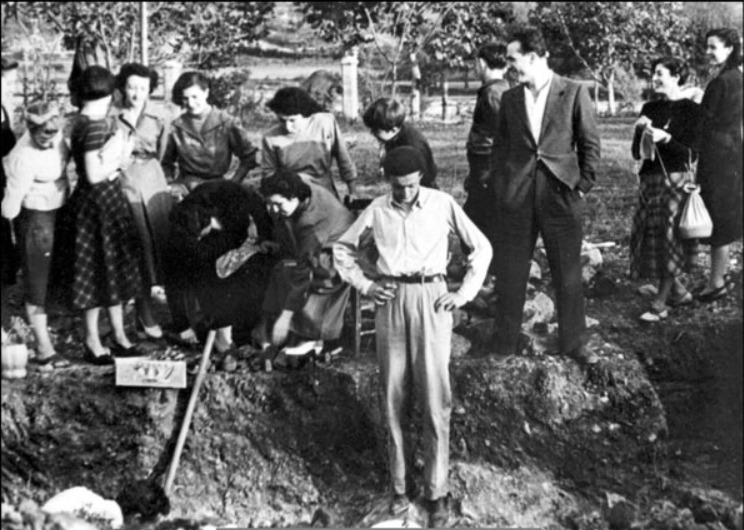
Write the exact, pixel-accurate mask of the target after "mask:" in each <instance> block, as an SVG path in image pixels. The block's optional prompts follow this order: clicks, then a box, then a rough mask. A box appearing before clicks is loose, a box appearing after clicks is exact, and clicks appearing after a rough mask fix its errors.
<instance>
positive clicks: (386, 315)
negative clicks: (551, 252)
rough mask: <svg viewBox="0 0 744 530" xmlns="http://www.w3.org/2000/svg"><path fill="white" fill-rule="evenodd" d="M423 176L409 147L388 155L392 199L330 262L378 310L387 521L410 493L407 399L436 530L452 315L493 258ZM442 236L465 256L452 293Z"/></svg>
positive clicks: (371, 211) (360, 221) (375, 205)
mask: <svg viewBox="0 0 744 530" xmlns="http://www.w3.org/2000/svg"><path fill="white" fill-rule="evenodd" d="M425 168H426V162H425V160H424V158H423V156H422V155H421V153H420V152H419V151H418V150H417V149H415V148H413V147H410V146H404V147H397V148H395V149H393V150H391V151H390V152H389V153H387V156H386V157H385V159H384V161H383V169H384V171H385V175H386V176H387V177H388V178H389V180H390V184H391V188H392V190H391V192H390V193H387V194H385V195H383V196H381V197H377V198H376V199H375V200H374V201H373V202H372V203H371V204H370V205H369V207H368V208H367V209H366V210H364V211H363V212H362V213H361V214H360V215H359V217H358V218H357V220H356V222H355V223H354V224H353V225H352V226H351V227H350V228H349V229H348V231H347V232H346V233H345V234H344V235H343V236H341V238H340V239H339V240H338V241H337V242H336V243H335V244H334V246H333V253H334V258H335V265H336V268H337V270H338V272H339V274H340V275H341V277H342V278H343V279H344V280H345V281H347V282H349V283H350V284H351V285H353V286H354V287H355V288H356V289H358V290H359V291H361V292H362V293H363V294H365V295H367V296H369V297H370V298H372V299H373V300H374V301H375V303H376V304H377V311H376V315H375V329H376V331H377V333H376V338H377V357H378V361H379V363H380V379H381V382H382V387H383V394H384V397H385V413H386V417H387V423H388V432H389V435H390V445H389V454H390V472H391V479H392V489H393V495H392V499H391V506H390V511H391V513H392V514H394V515H399V514H401V513H403V512H404V511H405V510H406V509H407V507H408V505H409V499H408V497H407V493H411V492H412V486H413V484H412V483H411V482H410V481H409V482H408V483H406V479H407V476H406V471H407V470H406V465H407V462H406V456H405V455H406V454H412V453H411V448H410V447H408V448H405V443H404V436H403V429H402V425H403V422H404V420H405V418H406V417H407V416H408V414H409V413H410V410H411V405H412V401H413V399H414V398H415V399H418V400H419V401H420V403H421V408H422V411H423V415H424V418H423V424H424V425H423V438H422V443H423V446H424V455H425V463H424V486H425V491H424V498H425V501H426V503H427V504H428V508H429V511H430V515H431V521H430V526H433V527H438V526H442V525H443V524H444V523H445V522H446V520H447V508H446V504H445V498H446V494H447V491H446V487H447V473H448V468H449V425H450V411H451V391H450V383H449V360H450V340H451V336H452V313H451V312H452V310H454V309H455V308H457V307H460V306H462V305H463V304H465V303H466V302H467V301H469V300H472V299H473V298H474V297H475V295H476V294H477V293H478V290H479V289H480V287H481V285H482V283H483V280H484V279H485V276H486V272H487V271H488V266H489V263H490V261H491V255H492V250H491V245H490V243H489V242H488V239H486V237H485V236H484V235H483V233H482V232H481V231H480V230H479V229H478V228H477V227H476V226H475V224H473V222H472V221H471V220H470V219H469V218H468V217H467V215H465V212H463V210H462V208H460V206H459V205H458V204H457V203H456V202H455V200H454V199H453V198H452V197H451V196H450V195H448V194H446V193H444V192H442V191H439V190H435V189H430V188H424V187H421V185H420V182H421V178H422V175H423V172H424V171H425ZM450 233H455V234H456V235H457V236H458V237H459V238H460V239H461V241H462V242H463V243H464V244H465V245H466V246H467V247H469V249H470V253H469V254H468V255H467V260H468V269H467V272H466V274H465V278H464V279H463V282H462V285H461V286H460V287H459V289H457V291H454V292H449V291H448V289H447V282H446V278H445V273H446V267H447V254H448V252H447V251H448V245H449V234H450ZM370 236H371V237H372V239H373V240H374V244H375V247H376V248H377V251H378V253H379V258H378V260H377V262H376V271H377V273H378V275H377V277H376V278H374V279H370V278H368V277H366V276H365V274H364V273H363V271H362V269H361V268H360V266H359V263H358V258H359V255H360V254H359V248H360V246H361V242H362V241H368V238H369V237H370ZM412 387H413V388H415V395H412V393H411V389H412ZM408 471H409V472H410V471H411V469H410V467H409V469H408Z"/></svg>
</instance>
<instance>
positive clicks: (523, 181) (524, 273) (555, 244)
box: [492, 28, 599, 364]
mask: <svg viewBox="0 0 744 530" xmlns="http://www.w3.org/2000/svg"><path fill="white" fill-rule="evenodd" d="M508 43H509V44H508V46H507V61H508V63H509V65H510V66H512V67H513V68H514V69H515V70H516V72H517V74H518V75H519V81H520V85H518V86H516V87H514V88H512V89H510V90H508V91H507V92H505V93H504V95H503V97H502V100H501V112H500V113H499V118H498V125H497V132H496V136H495V138H494V145H493V151H492V156H493V160H492V162H493V164H492V172H493V175H492V176H493V179H494V190H495V194H496V204H497V210H496V214H495V217H496V219H495V221H496V226H497V227H498V230H499V232H500V235H499V239H500V242H501V245H500V248H496V249H494V256H497V261H496V269H497V270H496V279H497V291H498V293H499V298H498V305H497V317H496V330H495V337H494V339H495V342H496V347H497V353H499V354H505V355H509V354H513V353H518V352H517V351H516V350H517V346H518V343H519V335H520V329H521V323H522V311H523V309H524V302H525V291H526V285H527V281H528V278H529V268H530V265H529V263H530V259H531V258H532V254H533V252H534V249H535V242H536V240H537V235H538V233H539V234H541V235H542V238H543V241H544V243H545V250H546V252H547V257H548V263H549V264H550V270H551V273H552V277H553V287H554V289H555V294H556V298H557V307H558V342H559V346H558V349H559V351H558V353H560V354H562V355H567V356H570V357H573V358H575V359H576V360H577V361H579V362H581V363H582V364H592V363H594V362H596V361H597V358H596V356H595V355H593V354H591V353H588V352H586V350H585V349H584V345H583V342H584V332H585V328H586V324H585V320H584V318H585V317H584V294H583V288H582V284H581V241H582V217H583V213H584V207H585V204H584V194H586V193H587V192H588V191H589V190H590V189H591V187H592V186H593V185H594V181H595V173H596V170H597V165H598V163H599V134H598V131H597V123H596V117H595V112H594V108H593V106H592V102H591V99H590V98H589V93H588V91H587V89H586V87H584V86H582V85H580V84H579V83H577V82H575V81H572V80H570V79H565V78H563V77H560V76H558V75H556V74H554V73H553V71H552V70H550V68H549V67H548V52H547V50H546V47H545V41H544V40H543V37H542V35H541V34H540V32H539V31H538V30H536V29H533V28H526V29H523V30H520V31H517V32H515V33H514V34H513V35H512V36H511V37H510V38H509V40H508Z"/></svg>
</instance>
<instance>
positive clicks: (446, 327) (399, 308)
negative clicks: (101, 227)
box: [375, 281, 452, 500]
mask: <svg viewBox="0 0 744 530" xmlns="http://www.w3.org/2000/svg"><path fill="white" fill-rule="evenodd" d="M396 285H397V294H396V297H395V298H394V299H393V300H390V301H388V302H386V303H385V304H384V305H382V306H378V308H377V312H376V316H375V325H376V331H377V333H376V334H377V358H378V361H379V363H380V378H381V382H382V391H383V395H384V400H385V403H384V407H385V415H386V419H387V425H388V433H389V459H390V474H391V478H392V486H393V491H394V492H395V493H398V494H404V493H406V460H407V458H406V456H407V455H410V454H412V447H410V441H408V443H406V442H404V435H403V425H404V424H405V423H407V422H406V421H405V420H406V419H407V418H408V417H409V415H410V413H411V410H412V408H413V407H412V405H413V400H414V399H417V400H418V402H419V404H420V406H421V411H422V416H423V417H422V421H423V436H422V445H423V451H424V482H425V491H424V495H425V497H426V498H427V499H430V500H433V499H437V498H439V497H442V496H444V495H446V493H447V491H446V489H447V473H448V468H449V428H450V413H451V409H452V394H451V390H450V381H449V360H450V341H451V338H452V313H451V312H449V311H444V310H439V311H435V310H434V302H435V301H436V300H437V299H438V298H439V297H440V296H442V295H443V294H445V293H446V292H447V284H446V282H444V281H438V282H432V283H424V284H421V283H415V284H412V283H400V282H396ZM409 471H410V470H409Z"/></svg>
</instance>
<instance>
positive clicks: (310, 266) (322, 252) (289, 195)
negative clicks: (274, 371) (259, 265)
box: [257, 170, 354, 354]
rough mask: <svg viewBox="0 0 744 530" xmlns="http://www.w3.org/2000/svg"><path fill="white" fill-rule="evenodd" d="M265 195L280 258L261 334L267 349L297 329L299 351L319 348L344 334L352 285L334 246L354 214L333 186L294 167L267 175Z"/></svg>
mask: <svg viewBox="0 0 744 530" xmlns="http://www.w3.org/2000/svg"><path fill="white" fill-rule="evenodd" d="M261 194H262V195H263V196H264V198H265V199H266V205H267V207H268V209H269V213H270V214H271V215H272V217H273V218H274V221H275V222H274V241H275V242H276V243H277V245H278V251H277V252H278V255H279V259H280V261H279V263H278V264H277V266H276V267H275V268H274V270H273V271H272V275H271V280H270V282H269V286H268V288H267V291H266V297H265V298H264V306H263V311H264V317H265V318H264V322H263V328H262V329H259V330H258V331H259V333H258V334H257V335H258V338H259V340H260V341H261V343H262V346H263V347H264V348H267V347H268V346H274V347H281V346H284V345H286V344H287V342H288V339H290V333H292V334H293V338H294V339H295V340H294V342H297V343H298V344H296V345H295V346H294V350H295V351H294V353H297V354H300V353H304V352H307V351H309V350H310V349H314V350H316V352H319V350H322V347H323V346H322V341H327V340H334V339H337V338H339V336H340V335H341V327H342V324H343V315H344V310H345V309H346V304H347V303H348V300H349V293H350V288H349V286H348V284H346V283H343V282H342V281H341V278H340V277H339V276H338V274H337V273H336V270H335V268H334V267H333V260H332V250H331V248H332V247H331V245H332V244H333V242H334V241H336V240H337V239H338V238H339V237H341V235H342V234H343V233H344V232H345V231H346V229H347V228H348V227H349V226H351V223H352V222H353V220H354V218H353V216H352V214H351V212H350V211H349V210H347V209H346V207H344V205H343V204H341V202H339V200H338V199H337V198H336V196H335V195H334V194H333V193H332V192H331V191H329V190H327V189H326V188H324V187H322V186H319V185H316V184H309V183H306V182H305V181H303V179H302V178H301V177H300V176H299V175H298V174H297V173H295V172H292V171H286V170H279V171H277V173H275V174H274V176H273V177H271V178H267V179H264V181H263V182H262V183H261ZM272 322H273V326H270V324H271V323H272ZM269 329H271V332H270V333H269V331H268V330H269ZM287 353H290V352H289V351H287Z"/></svg>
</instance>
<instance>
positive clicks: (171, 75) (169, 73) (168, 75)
mask: <svg viewBox="0 0 744 530" xmlns="http://www.w3.org/2000/svg"><path fill="white" fill-rule="evenodd" d="M182 70H183V64H181V63H180V62H179V61H175V60H171V61H165V63H164V64H163V98H164V99H165V101H168V100H169V99H170V94H171V91H172V90H173V85H175V84H176V81H177V80H178V76H180V75H181V71H182Z"/></svg>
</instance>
